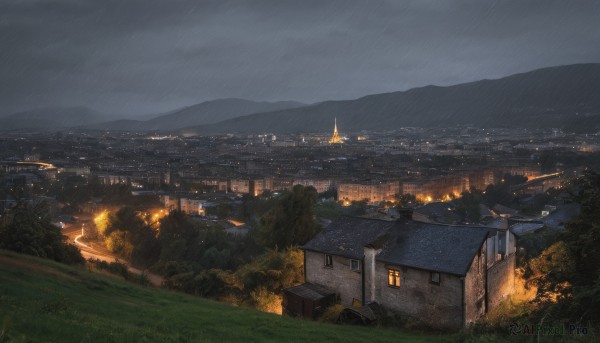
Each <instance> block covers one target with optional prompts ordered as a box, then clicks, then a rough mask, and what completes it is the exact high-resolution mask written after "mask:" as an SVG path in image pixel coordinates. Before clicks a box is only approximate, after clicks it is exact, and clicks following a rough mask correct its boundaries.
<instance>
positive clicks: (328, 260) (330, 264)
mask: <svg viewBox="0 0 600 343" xmlns="http://www.w3.org/2000/svg"><path fill="white" fill-rule="evenodd" d="M324 266H325V268H333V255H330V254H325V264H324Z"/></svg>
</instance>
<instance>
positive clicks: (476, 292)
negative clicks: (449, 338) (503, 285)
mask: <svg viewBox="0 0 600 343" xmlns="http://www.w3.org/2000/svg"><path fill="white" fill-rule="evenodd" d="M485 250H486V245H485V244H483V245H482V247H481V249H480V250H479V253H478V254H477V255H475V257H473V261H472V262H471V267H470V268H469V271H467V275H466V276H465V314H464V315H465V324H469V323H473V322H475V321H476V320H477V319H479V318H480V317H481V316H483V315H484V314H485V312H486V303H485V292H486V278H485V273H486V272H487V264H486V251H485Z"/></svg>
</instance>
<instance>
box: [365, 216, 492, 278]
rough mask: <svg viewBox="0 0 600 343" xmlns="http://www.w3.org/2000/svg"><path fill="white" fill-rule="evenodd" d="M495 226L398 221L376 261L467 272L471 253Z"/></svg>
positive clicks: (479, 246) (473, 254) (473, 253)
mask: <svg viewBox="0 0 600 343" xmlns="http://www.w3.org/2000/svg"><path fill="white" fill-rule="evenodd" d="M490 232H496V230H495V229H491V228H486V227H478V226H463V225H442V224H431V223H420V222H414V221H408V222H405V223H401V222H397V225H396V227H394V229H393V231H392V232H390V237H389V239H388V240H387V241H386V243H385V245H384V246H383V249H382V251H381V253H380V254H379V255H378V256H377V257H376V259H377V260H378V261H382V262H386V263H390V264H398V265H402V266H407V267H413V268H419V269H426V270H431V271H436V272H443V273H448V274H454V275H466V274H467V271H468V270H469V267H470V266H471V262H472V261H473V257H474V256H475V254H477V251H479V249H480V248H481V246H482V245H483V242H484V241H485V239H486V238H487V237H488V233H490Z"/></svg>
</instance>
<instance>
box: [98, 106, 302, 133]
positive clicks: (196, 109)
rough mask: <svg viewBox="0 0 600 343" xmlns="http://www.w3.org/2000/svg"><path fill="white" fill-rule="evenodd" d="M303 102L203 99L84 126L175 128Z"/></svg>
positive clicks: (278, 108)
mask: <svg viewBox="0 0 600 343" xmlns="http://www.w3.org/2000/svg"><path fill="white" fill-rule="evenodd" d="M300 106H304V104H302V103H299V102H294V101H278V102H257V101H250V100H244V99H235V98H229V99H218V100H212V101H206V102H203V103H200V104H196V105H193V106H188V107H184V108H181V109H178V110H174V111H171V112H169V113H166V114H163V115H159V116H157V117H155V118H152V119H149V120H118V121H111V122H106V123H101V124H95V125H91V126H88V128H93V129H105V130H139V131H144V130H152V131H153V130H175V129H180V128H184V127H188V126H194V125H203V124H213V123H216V122H218V121H221V120H227V119H232V118H236V117H239V116H244V115H248V114H251V113H259V112H270V111H278V110H283V109H290V108H297V107H300Z"/></svg>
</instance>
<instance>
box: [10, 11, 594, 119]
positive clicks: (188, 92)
mask: <svg viewBox="0 0 600 343" xmlns="http://www.w3.org/2000/svg"><path fill="white" fill-rule="evenodd" d="M599 23H600V1H598V0H589V1H578V0H569V1H563V0H561V1H552V0H539V1H528V0H514V1H485V0H472V1H466V0H464V1H462V0H461V1H459V0H457V1H452V0H439V1H437V0H414V1H402V0H393V1H392V0H389V1H384V0H381V1H365V0H357V1H352V0H340V1H328V0H293V1H284V0H272V1H257V0H256V1H254V0H246V1H224V0H218V1H200V0H196V1H191V0H190V1H186V0H164V1H158V0H20V1H17V0H0V114H7V113H11V112H14V111H18V110H25V109H30V108H35V107H42V106H73V105H79V106H81V105H83V106H88V107H91V108H93V109H96V110H99V111H102V112H110V113H119V114H127V115H137V114H144V113H159V112H163V111H168V110H171V109H174V108H177V107H181V106H186V105H191V104H195V103H198V102H202V101H205V100H211V99H217V98H224V97H239V98H246V99H253V100H267V101H274V100H298V101H302V102H307V103H310V102H317V101H321V100H328V99H351V98H356V97H360V96H363V95H367V94H373V93H380V92H389V91H396V90H405V89H408V88H412V87H417V86H423V85H427V84H437V85H450V84H455V83H460V82H464V81H471V80H477V79H482V78H498V77H502V76H506V75H509V74H512V73H517V72H523V71H528V70H531V69H535V68H540V67H546V66H554V65H560V64H571V63H581V62H600V24H599Z"/></svg>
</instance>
